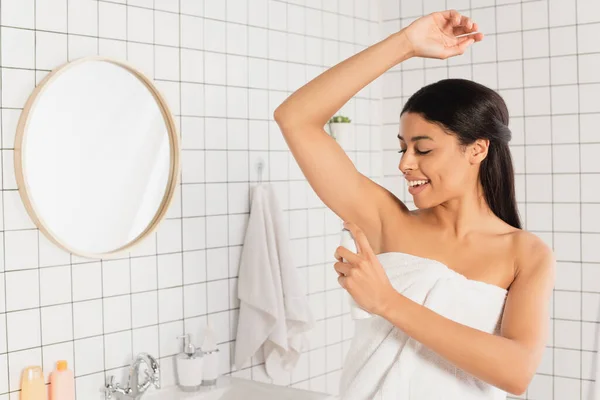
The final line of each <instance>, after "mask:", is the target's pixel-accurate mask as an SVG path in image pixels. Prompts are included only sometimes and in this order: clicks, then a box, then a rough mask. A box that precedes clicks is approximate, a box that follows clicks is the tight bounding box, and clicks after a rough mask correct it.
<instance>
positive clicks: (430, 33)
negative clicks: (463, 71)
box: [402, 10, 483, 59]
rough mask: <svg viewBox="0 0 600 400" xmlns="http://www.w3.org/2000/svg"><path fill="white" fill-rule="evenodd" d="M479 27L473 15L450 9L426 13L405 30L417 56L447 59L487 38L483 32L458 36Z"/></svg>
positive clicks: (474, 30) (413, 52)
mask: <svg viewBox="0 0 600 400" xmlns="http://www.w3.org/2000/svg"><path fill="white" fill-rule="evenodd" d="M477 30H478V26H477V24H476V23H474V22H473V21H472V20H471V18H469V17H466V16H464V15H461V14H460V13H458V12H457V11H455V10H448V11H442V12H434V13H431V14H429V15H425V16H423V17H421V18H419V19H417V20H415V21H413V23H411V24H410V25H409V26H407V27H406V28H404V29H403V30H402V33H404V35H405V36H406V39H408V41H409V43H410V45H411V47H412V55H413V56H417V57H425V58H439V59H446V58H449V57H454V56H457V55H460V54H463V53H464V52H465V50H466V49H467V48H468V47H469V46H470V45H471V44H473V43H475V42H479V41H481V40H483V34H482V33H477V34H474V35H469V36H465V37H461V38H457V37H456V36H459V35H463V34H465V33H471V32H477Z"/></svg>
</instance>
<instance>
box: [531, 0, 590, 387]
mask: <svg viewBox="0 0 600 400" xmlns="http://www.w3.org/2000/svg"><path fill="white" fill-rule="evenodd" d="M546 9H547V19H548V26H550V10H549V4H548V2H546ZM523 14H524V12H523V3H521V28H523V26H524V19H523V18H524V17H523ZM551 37H552V35H551V34H550V29H548V48H549V49H550V47H551ZM524 38H525V36H524V33H522V34H521V40H522V41H524ZM550 53H551V51H549V52H548V79H549V83H548V96H549V109H550V114H551V115H552V114H553V109H552V57H551V54H550ZM521 55H522V56H523V59H524V58H525V57H524V56H525V46H523V45H522V46H521ZM521 68H522V79H523V86H525V85H524V83H525V62H522V63H521ZM523 93H525V91H523ZM523 104H525V94H523ZM553 121H554V119H553V118H550V175H551V176H552V179H551V180H550V196H551V197H550V199H551V200H550V207H551V212H552V218H551V219H550V223H551V234H550V235H551V236H550V238H551V239H550V240H551V243H552V249H554V248H555V240H556V237H555V233H556V232H555V228H554V215H555V214H554V211H555V210H554V123H553ZM523 124H524V125H525V128H524V130H525V145H527V142H528V140H527V139H528V138H527V136H528V132H527V127H526V126H527V121H526V120H525V119H524V120H523ZM525 149H527V147H525ZM525 187H527V182H525ZM525 192H527V190H526V191H525ZM525 199H527V194H526V193H525ZM530 204H535V203H530ZM580 229H581V227H580ZM580 297H581V295H580ZM555 304H556V290H552V305H553V306H554V305H555ZM553 309H554V308H553ZM553 314H554V313H553ZM550 323H551V324H552V325H551V326H552V346H553V347H552V376H553V378H552V381H553V385H552V396H553V398H554V397H555V396H556V391H555V386H556V381H555V378H554V376H555V375H556V365H555V364H556V351H555V347H554V345H555V343H556V318H554V315H552V318H551V321H550ZM580 331H581V329H580ZM582 343H583V342H582ZM546 345H547V343H546ZM580 358H581V357H580ZM580 361H581V360H580ZM581 371H583V369H581V368H580V373H581Z"/></svg>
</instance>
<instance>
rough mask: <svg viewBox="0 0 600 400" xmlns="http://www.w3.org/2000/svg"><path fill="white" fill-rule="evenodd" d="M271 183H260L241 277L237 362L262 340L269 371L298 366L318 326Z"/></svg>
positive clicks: (241, 264)
mask: <svg viewBox="0 0 600 400" xmlns="http://www.w3.org/2000/svg"><path fill="white" fill-rule="evenodd" d="M286 228H287V227H286V225H285V224H284V221H283V213H282V211H281V209H280V208H279V204H278V202H277V197H276V195H275V192H274V190H273V188H272V187H271V185H268V184H259V185H258V186H256V187H255V188H254V193H253V196H252V207H251V211H250V219H249V221H248V228H247V230H246V236H245V239H244V246H243V249H242V255H241V261H240V271H239V277H238V298H239V299H240V312H239V320H238V329H237V338H236V349H235V365H236V367H237V368H238V369H241V367H242V366H243V365H244V364H245V363H246V362H247V361H248V360H249V359H250V357H252V356H253V355H254V354H255V353H256V352H257V351H258V350H259V349H260V348H261V346H262V350H263V352H264V358H265V368H266V371H267V374H269V376H273V373H274V372H275V371H276V369H277V368H278V367H283V369H285V370H290V369H292V368H293V367H294V366H295V365H296V362H297V361H298V358H299V357H300V354H301V352H302V349H303V348H304V346H305V344H306V332H307V331H309V330H310V329H312V328H313V327H314V319H313V317H312V314H311V312H310V308H309V305H308V300H307V298H306V294H305V291H304V290H303V288H301V287H300V279H299V277H298V275H297V271H296V268H295V267H294V264H293V262H292V257H291V250H290V247H289V237H288V234H287V231H286Z"/></svg>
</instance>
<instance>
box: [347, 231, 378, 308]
mask: <svg viewBox="0 0 600 400" xmlns="http://www.w3.org/2000/svg"><path fill="white" fill-rule="evenodd" d="M340 246H343V247H345V248H347V249H348V250H350V251H351V252H353V253H356V252H357V249H356V242H355V241H354V238H353V237H352V232H350V231H349V230H348V229H346V228H344V229H342V237H341V241H340ZM342 261H343V262H347V261H346V260H345V259H344V258H343V257H342ZM348 296H349V297H350V315H351V316H352V319H365V318H370V317H372V316H373V314H371V313H370V312H368V311H365V310H363V309H362V308H360V306H359V305H358V304H356V302H355V301H354V299H353V298H352V296H350V295H349V294H348Z"/></svg>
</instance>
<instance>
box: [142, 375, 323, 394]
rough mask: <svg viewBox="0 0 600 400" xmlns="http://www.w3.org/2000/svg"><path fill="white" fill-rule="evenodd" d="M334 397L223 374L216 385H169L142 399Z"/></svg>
mask: <svg viewBox="0 0 600 400" xmlns="http://www.w3.org/2000/svg"><path fill="white" fill-rule="evenodd" d="M332 398H333V397H331V396H329V395H328V394H325V393H318V392H312V391H309V390H302V389H294V388H290V387H285V386H277V385H270V384H266V383H262V382H255V381H251V380H247V379H241V378H233V377H229V376H222V377H220V378H219V380H218V382H217V385H216V386H206V387H205V386H203V387H201V388H200V390H199V391H197V392H193V393H187V392H182V391H181V390H179V389H178V388H177V387H168V388H164V389H160V390H156V391H153V392H151V393H147V394H146V395H144V396H143V397H142V400H192V399H194V400H237V399H244V400H269V399H273V400H325V399H332Z"/></svg>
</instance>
